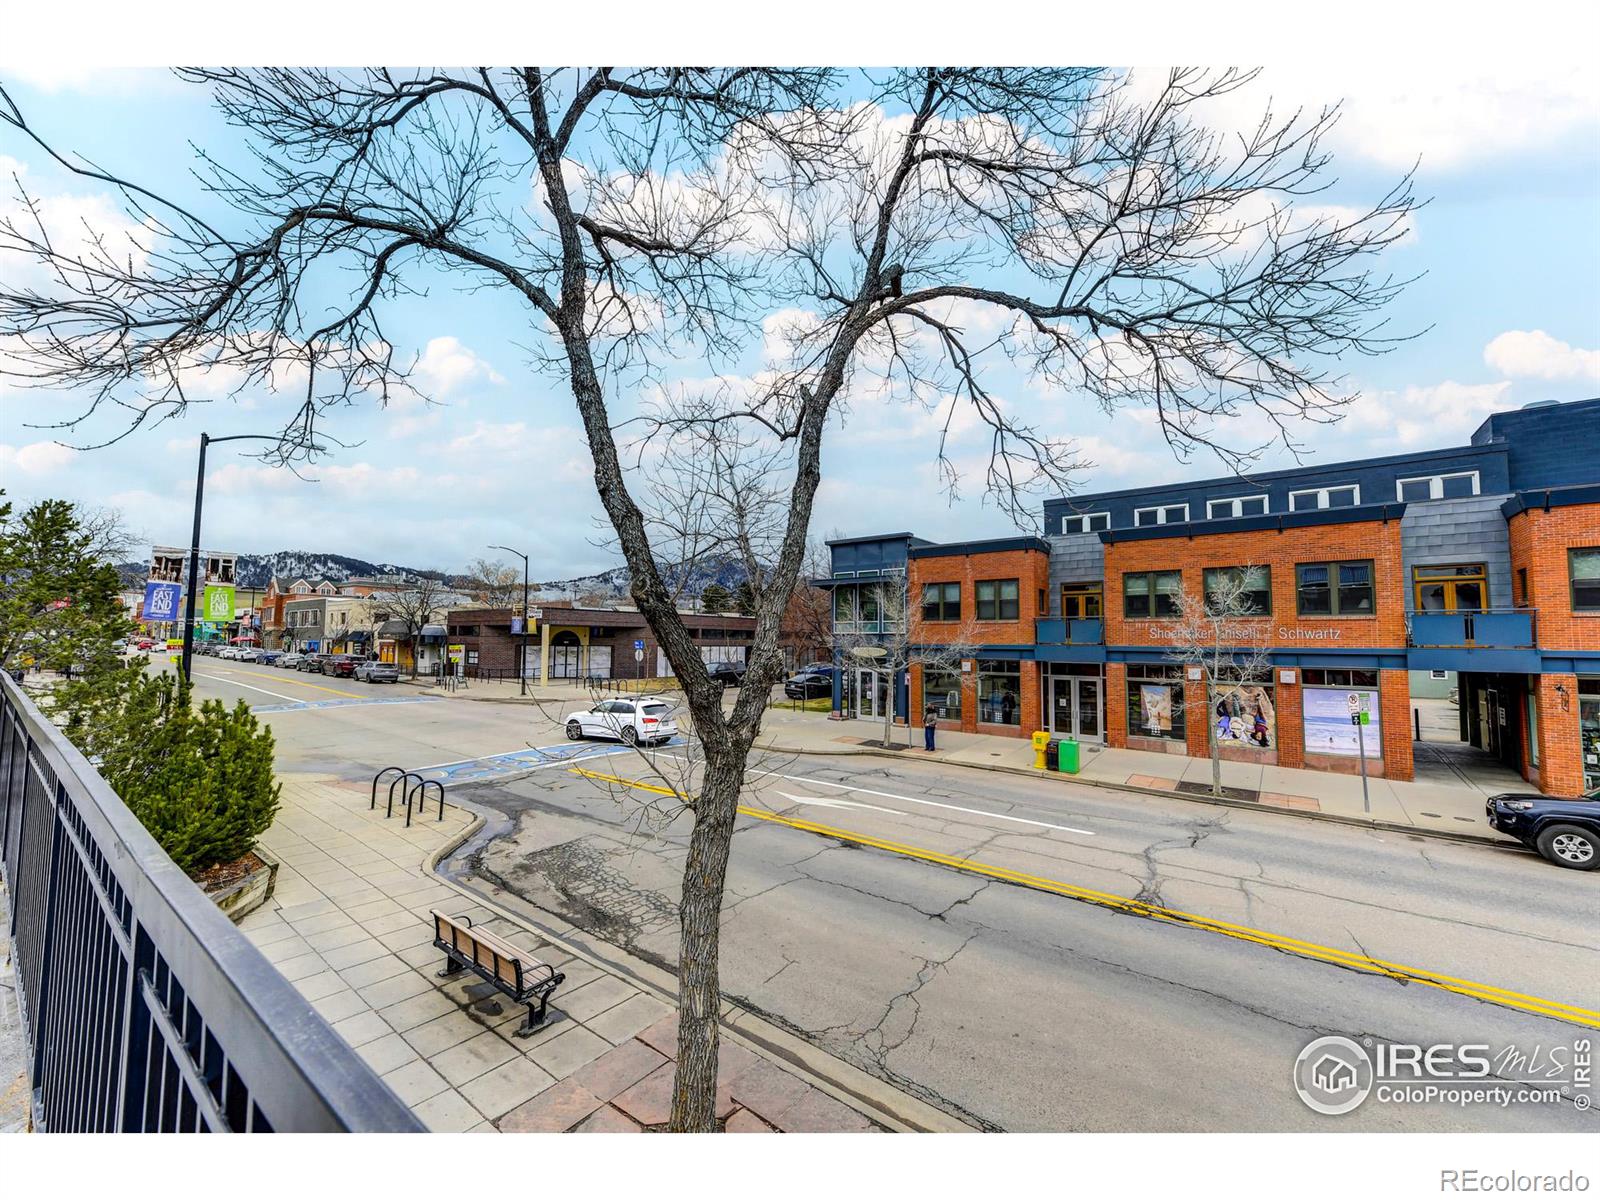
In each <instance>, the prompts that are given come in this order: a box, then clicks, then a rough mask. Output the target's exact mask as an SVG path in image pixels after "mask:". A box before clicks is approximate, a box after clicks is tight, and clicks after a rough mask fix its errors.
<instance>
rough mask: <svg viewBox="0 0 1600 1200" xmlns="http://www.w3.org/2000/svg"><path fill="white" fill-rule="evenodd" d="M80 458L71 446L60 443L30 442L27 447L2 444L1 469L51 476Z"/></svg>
mask: <svg viewBox="0 0 1600 1200" xmlns="http://www.w3.org/2000/svg"><path fill="white" fill-rule="evenodd" d="M77 456H78V452H77V451H76V450H74V449H73V448H72V447H71V446H63V445H61V443H59V442H30V443H28V445H26V446H8V445H4V444H0V467H4V468H6V469H7V470H8V471H9V470H16V471H21V472H22V473H23V474H24V475H49V474H52V473H53V472H55V471H57V470H59V469H61V468H62V467H64V466H66V465H67V464H68V463H70V462H71V461H72V460H73V459H74V458H76V457H77Z"/></svg>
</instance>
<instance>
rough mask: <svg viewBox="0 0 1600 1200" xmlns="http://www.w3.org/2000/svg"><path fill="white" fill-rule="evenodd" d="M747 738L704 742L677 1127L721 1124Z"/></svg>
mask: <svg viewBox="0 0 1600 1200" xmlns="http://www.w3.org/2000/svg"><path fill="white" fill-rule="evenodd" d="M749 753H750V742H749V740H747V739H743V738H735V739H729V740H728V741H726V742H725V743H724V744H723V745H722V746H720V747H712V746H710V745H707V747H706V768H705V779H704V781H703V782H702V784H701V786H700V793H699V797H698V798H697V799H696V801H695V819H694V832H693V833H691V834H690V836H689V858H688V861H687V862H685V864H684V868H683V903H682V905H681V906H680V907H679V910H678V928H679V944H678V1066H677V1071H676V1073H675V1074H674V1077H673V1084H672V1123H671V1129H672V1132H674V1133H714V1132H716V1129H717V1111H716V1110H717V1043H718V1015H719V1013H720V1011H721V1008H722V985H721V971H720V963H719V958H718V947H719V938H718V934H719V931H720V928H721V923H722V891H723V884H724V882H725V881H726V878H727V873H728V854H729V851H730V849H731V848H732V842H733V821H734V817H735V815H736V814H737V809H738V804H739V788H740V785H741V783H742V781H743V779H744V768H745V760H746V759H747V758H748V757H749Z"/></svg>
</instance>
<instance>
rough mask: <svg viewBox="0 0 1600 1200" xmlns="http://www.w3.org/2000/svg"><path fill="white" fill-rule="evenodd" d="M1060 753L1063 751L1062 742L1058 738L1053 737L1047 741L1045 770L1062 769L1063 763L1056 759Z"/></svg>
mask: <svg viewBox="0 0 1600 1200" xmlns="http://www.w3.org/2000/svg"><path fill="white" fill-rule="evenodd" d="M1060 753H1061V743H1060V742H1059V741H1058V740H1057V739H1055V738H1051V739H1050V740H1049V741H1048V742H1046V743H1045V748H1044V768H1045V770H1047V771H1059V770H1060V769H1061V764H1060V763H1059V762H1058V761H1056V760H1057V756H1058V755H1059V754H1060Z"/></svg>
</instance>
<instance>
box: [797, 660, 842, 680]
mask: <svg viewBox="0 0 1600 1200" xmlns="http://www.w3.org/2000/svg"><path fill="white" fill-rule="evenodd" d="M833 669H834V668H833V664H832V663H828V662H813V663H807V664H806V665H805V666H803V667H801V668H800V669H799V670H798V671H796V672H795V674H796V675H826V676H827V677H828V678H829V679H832V678H833Z"/></svg>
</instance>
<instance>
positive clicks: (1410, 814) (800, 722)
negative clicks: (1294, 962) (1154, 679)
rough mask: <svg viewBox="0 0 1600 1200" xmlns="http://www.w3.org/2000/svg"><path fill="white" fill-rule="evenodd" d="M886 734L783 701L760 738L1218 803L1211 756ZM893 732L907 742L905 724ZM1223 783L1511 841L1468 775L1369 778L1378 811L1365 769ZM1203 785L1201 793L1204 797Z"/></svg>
mask: <svg viewBox="0 0 1600 1200" xmlns="http://www.w3.org/2000/svg"><path fill="white" fill-rule="evenodd" d="M882 736H883V723H882V722H881V721H861V720H857V721H834V720H830V719H829V718H828V717H826V716H823V715H820V714H815V713H794V712H789V711H786V710H784V709H781V708H774V709H772V710H770V711H769V712H768V714H767V718H766V720H765V721H764V722H763V724H762V739H761V741H760V742H759V743H758V745H760V747H761V748H762V749H764V750H768V751H773V752H778V753H788V754H872V755H877V756H887V757H895V758H904V759H907V760H909V761H912V762H925V761H938V762H945V763H951V764H954V765H956V766H964V767H974V768H978V769H982V770H991V771H1006V772H1010V773H1016V774H1022V775H1028V776H1034V777H1037V778H1041V779H1046V780H1051V781H1056V782H1064V783H1087V784H1093V785H1096V786H1101V787H1112V788H1123V789H1130V790H1136V791H1139V792H1146V793H1149V792H1154V793H1167V794H1171V795H1172V796H1173V797H1174V798H1176V799H1181V800H1196V801H1201V802H1211V801H1210V800H1209V797H1208V796H1207V795H1206V794H1204V793H1205V792H1206V791H1207V790H1208V789H1209V788H1210V786H1211V760H1210V759H1207V758H1189V757H1188V756H1186V755H1177V754H1159V753H1154V752H1151V751H1146V750H1124V749H1116V748H1114V747H1110V746H1099V745H1096V744H1094V743H1091V742H1084V743H1082V761H1081V768H1080V770H1079V773H1078V774H1077V775H1066V774H1060V773H1058V772H1054V771H1040V770H1036V769H1035V768H1034V765H1033V763H1034V752H1033V748H1032V746H1031V745H1030V744H1029V742H1028V740H1027V739H1026V738H1009V737H996V736H994V735H991V734H976V733H953V732H949V731H946V730H940V731H939V734H938V749H937V750H935V751H934V752H933V753H931V754H930V753H928V752H927V751H925V750H923V748H922V731H921V730H920V729H916V730H913V731H912V737H913V747H912V748H910V749H906V748H902V749H899V750H894V751H885V750H883V749H882V748H881V742H880V739H881V738H882ZM893 738H894V741H895V742H896V743H897V744H898V745H900V746H901V747H904V746H905V739H906V729H905V726H903V725H900V726H896V727H895V728H894V732H893ZM868 743H871V744H870V745H869V744H868ZM1439 774H1441V775H1442V773H1439ZM1515 782H1516V783H1517V784H1520V785H1521V786H1522V787H1524V788H1526V787H1527V786H1528V785H1526V784H1524V783H1522V781H1521V780H1516V781H1515ZM1222 783H1223V786H1224V787H1225V788H1234V789H1240V790H1242V791H1245V792H1248V793H1252V794H1254V796H1255V799H1253V800H1250V799H1243V800H1239V801H1238V802H1239V803H1243V804H1245V805H1246V806H1248V807H1251V808H1269V809H1274V810H1276V811H1279V812H1285V813H1290V814H1294V815H1299V816H1313V817H1332V818H1336V819H1339V820H1345V821H1355V822H1360V823H1371V824H1377V825H1380V826H1387V827H1391V828H1401V829H1415V830H1426V831H1428V832H1432V833H1440V834H1448V835H1451V836H1457V837H1463V836H1465V837H1481V838H1485V839H1489V840H1492V841H1495V842H1497V843H1501V844H1503V843H1504V842H1505V838H1504V837H1502V836H1501V835H1499V834H1497V833H1495V832H1494V831H1493V830H1492V829H1490V828H1489V824H1488V822H1487V821H1486V820H1485V817H1484V797H1485V795H1486V791H1485V790H1483V789H1480V788H1478V787H1473V786H1470V785H1469V784H1467V783H1465V782H1463V781H1460V780H1455V781H1453V782H1449V783H1446V782H1439V781H1436V780H1419V781H1416V782H1406V781H1401V780H1388V779H1381V778H1372V779H1369V780H1368V795H1369V798H1370V803H1371V811H1370V812H1368V811H1366V810H1365V808H1364V806H1363V803H1362V796H1361V779H1360V778H1359V776H1356V775H1338V774H1333V773H1331V772H1327V771H1306V770H1295V769H1291V768H1288V767H1277V766H1271V765H1268V764H1263V763H1248V762H1228V761H1224V762H1223V763H1222ZM1492 786H1493V790H1495V791H1504V790H1509V788H1510V786H1511V781H1510V780H1505V781H1501V780H1496V781H1495V782H1494V785H1492ZM1195 788H1198V789H1199V790H1200V793H1201V794H1196V792H1195V790H1193V789H1195Z"/></svg>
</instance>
